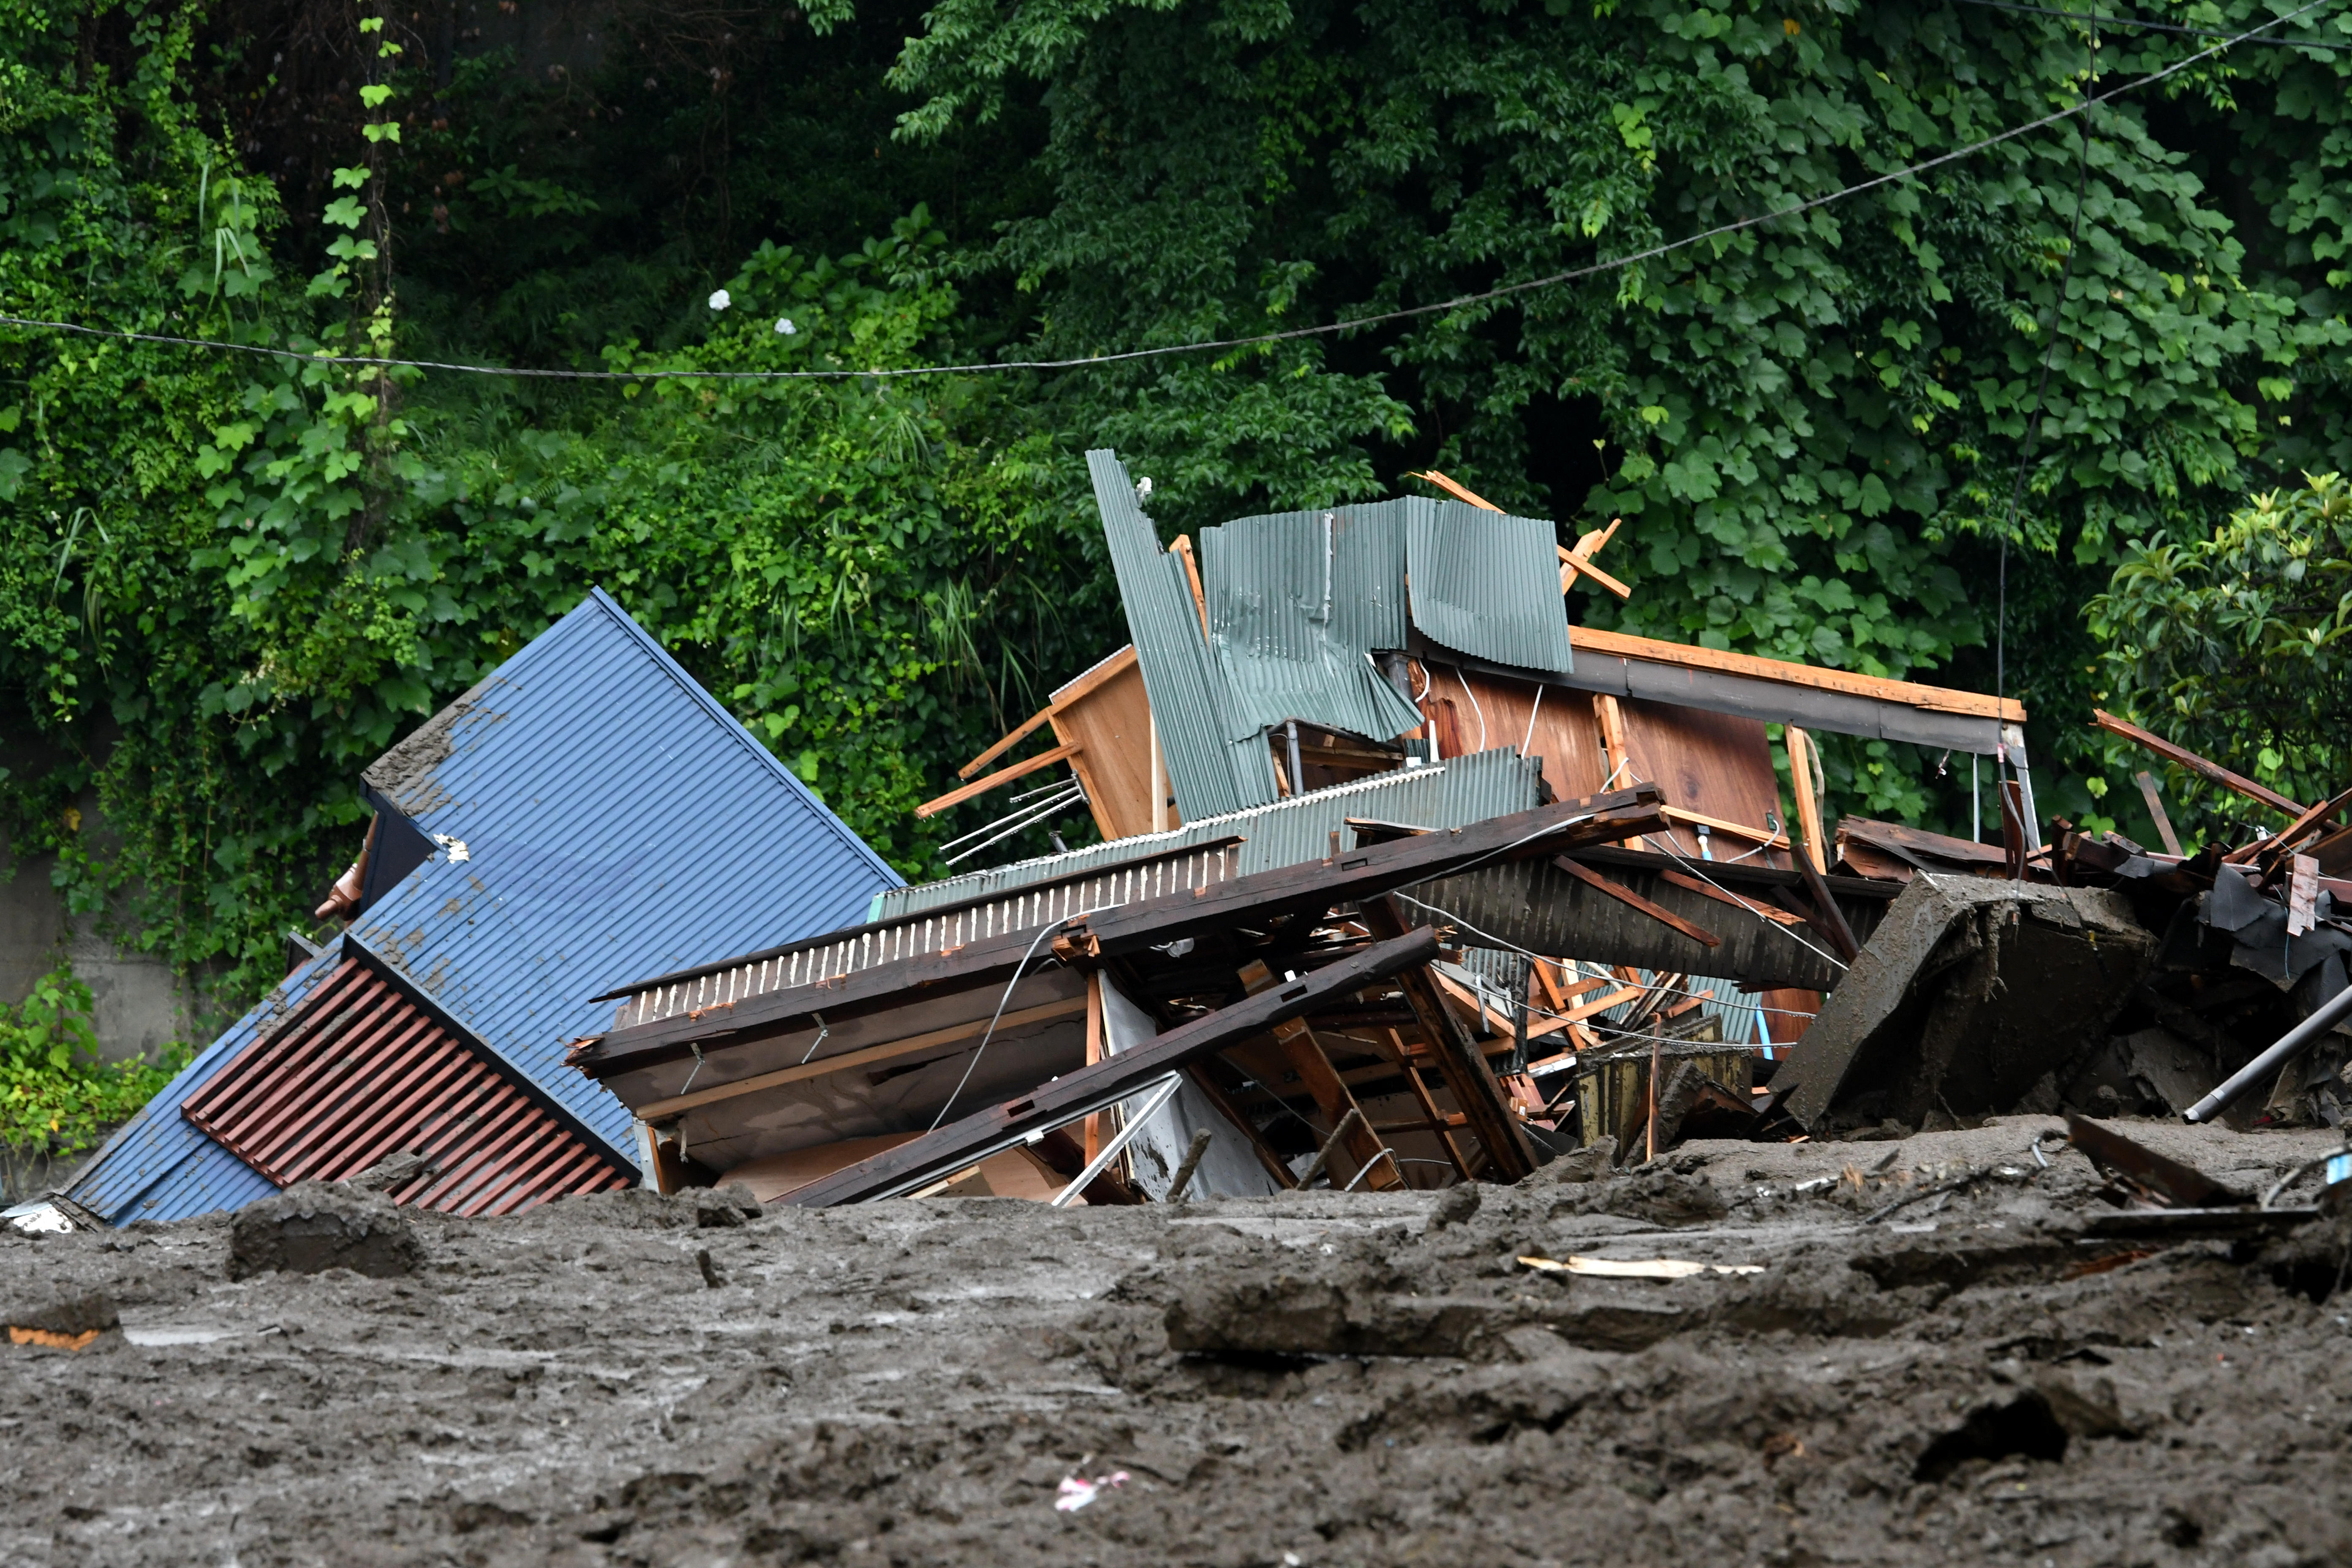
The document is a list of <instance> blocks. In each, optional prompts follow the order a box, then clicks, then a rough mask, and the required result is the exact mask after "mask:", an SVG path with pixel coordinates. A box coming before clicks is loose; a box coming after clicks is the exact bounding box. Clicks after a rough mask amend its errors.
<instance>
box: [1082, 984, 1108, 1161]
mask: <svg viewBox="0 0 2352 1568" xmlns="http://www.w3.org/2000/svg"><path fill="white" fill-rule="evenodd" d="M1102 988H1103V977H1102V975H1101V974H1100V973H1095V974H1089V975H1087V1066H1088V1067H1092V1066H1094V1065H1095V1064H1096V1063H1097V1062H1098V1061H1100V1060H1102V1059H1103V995H1102ZM1109 1121H1110V1112H1109V1111H1108V1110H1097V1111H1096V1112H1095V1113H1094V1114H1093V1115H1092V1116H1089V1117H1087V1136H1086V1146H1087V1161H1088V1162H1089V1163H1091V1162H1092V1161H1093V1159H1094V1157H1095V1156H1096V1155H1097V1154H1099V1153H1101V1152H1102V1146H1103V1131H1104V1128H1105V1126H1106V1125H1107V1124H1108V1122H1109Z"/></svg>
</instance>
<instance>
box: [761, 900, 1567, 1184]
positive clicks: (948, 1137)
mask: <svg viewBox="0 0 2352 1568" xmlns="http://www.w3.org/2000/svg"><path fill="white" fill-rule="evenodd" d="M1436 956H1437V936H1436V933H1435V932H1433V931H1431V930H1429V929H1428V928H1427V927H1425V926H1424V927H1423V928H1421V929H1420V930H1417V931H1409V932H1406V933H1404V934H1402V935H1401V936H1397V937H1394V938H1391V940H1389V941H1386V942H1378V943H1376V944H1374V945H1373V946H1371V947H1369V948H1366V949H1365V950H1364V951H1363V952H1359V953H1355V954H1352V955H1350V956H1349V957H1347V958H1344V959H1341V960H1340V961H1339V963H1333V964H1329V965H1328V966H1326V967H1324V968H1322V969H1318V970H1317V971H1315V972H1314V973H1311V974H1308V975H1306V976H1304V977H1303V978H1301V979H1299V980H1297V981H1296V982H1291V983H1287V984H1281V985H1277V986H1275V987H1273V988H1271V989H1269V990H1266V991H1263V992H1261V993H1259V994H1257V995H1255V996H1250V997H1246V998H1244V999H1243V1000H1242V1001H1240V1002H1237V1003H1235V1004H1234V1005H1232V1006H1230V1007H1223V1008H1220V1009H1218V1010H1217V1011H1216V1012H1213V1013H1211V1014H1208V1015H1207V1016H1203V1017H1201V1018H1196V1019H1194V1020H1193V1021H1192V1022H1191V1023H1189V1024H1184V1025H1180V1026H1178V1027H1176V1028H1174V1029H1171V1030H1170V1031H1169V1032H1168V1033H1167V1034H1164V1035H1161V1036H1160V1037H1158V1038H1157V1039H1153V1040H1150V1041H1147V1042H1145V1043H1144V1044H1141V1045H1139V1046H1137V1047H1135V1048H1134V1049H1133V1050H1127V1051H1121V1052H1119V1053H1118V1055H1116V1056H1113V1057H1109V1058H1105V1059H1104V1060H1102V1061H1100V1062H1097V1063H1096V1064H1095V1065H1094V1066H1093V1067H1090V1068H1078V1069H1077V1070H1076V1072H1069V1073H1065V1074H1063V1075H1062V1076H1061V1077H1060V1078H1058V1079H1054V1080H1052V1081H1051V1082H1048V1083H1045V1084H1041V1085H1039V1086H1038V1087H1037V1089H1034V1091H1032V1092H1031V1093H1029V1094H1027V1095H1024V1096H1023V1097H1022V1098H1021V1099H1019V1100H1012V1101H1009V1102H1007V1103H1005V1104H1002V1105H995V1106H991V1107H989V1108H988V1109H987V1110H982V1111H978V1112H976V1113H974V1114H972V1115H971V1116H967V1117H964V1118H963V1119H961V1121H955V1122H952V1123H950V1125H948V1126H946V1127H942V1128H940V1129H938V1130H937V1131H932V1132H928V1133H925V1134H924V1135H923V1136H922V1137H920V1138H917V1139H914V1140H912V1141H910V1142H906V1143H902V1144H900V1145H899V1146H898V1148H896V1149H891V1150H888V1151H886V1152H883V1153H881V1154H877V1155H876V1156H875V1157H874V1158H872V1159H870V1160H863V1161H860V1162H859V1163H857V1164H856V1165H852V1166H849V1167H847V1168H846V1169H845V1170H841V1171H836V1172H835V1173H833V1174H832V1175H830V1176H825V1177H822V1178H820V1179H819V1180H817V1181H814V1182H812V1183H810V1184H808V1185H807V1186H805V1187H803V1188H801V1189H800V1190H799V1191H798V1192H796V1193H793V1194H791V1195H790V1196H789V1197H788V1198H787V1199H785V1201H786V1202H787V1203H790V1204H793V1205H796V1206H799V1207H803V1208H824V1207H829V1206H831V1205H836V1204H846V1203H861V1202H865V1201H867V1200H869V1199H872V1198H876V1197H879V1196H881V1195H882V1194H886V1193H889V1192H894V1191H898V1190H902V1189H907V1188H911V1187H915V1186H919V1185H921V1184H923V1182H924V1181H925V1180H927V1179H929V1180H936V1179H937V1178H938V1177H940V1176H942V1175H946V1174H948V1173H950V1172H954V1171H960V1170H961V1169H963V1168H964V1167H965V1166H967V1165H970V1164H973V1163H977V1162H978V1161H979V1160H980V1159H982V1158H983V1157H985V1156H986V1155H987V1154H989V1153H992V1152H994V1151H996V1150H998V1149H1003V1148H1008V1147H1011V1146H1013V1144H1015V1143H1018V1142H1021V1141H1022V1140H1023V1139H1024V1138H1025V1137H1026V1135H1027V1134H1028V1133H1030V1132H1032V1131H1039V1132H1042V1131H1047V1130H1049V1129H1051V1128H1054V1127H1057V1126H1059V1125H1061V1124H1062V1123H1063V1122H1066V1121H1070V1120H1072V1119H1073V1118H1074V1117H1076V1116H1078V1115H1081V1114H1083V1113H1085V1112H1086V1111H1087V1110H1091V1109H1093V1108H1095V1107H1096V1106H1098V1105H1102V1104H1105V1103H1108V1102H1109V1101H1111V1100H1122V1099H1126V1098H1128V1097H1129V1096H1131V1095H1134V1094H1136V1093H1138V1092H1139V1091H1140V1090H1142V1089H1145V1088H1147V1087H1148V1086H1150V1084H1151V1083H1152V1082H1154V1081H1155V1080H1157V1079H1160V1078H1162V1077H1164V1076H1165V1075H1167V1074H1168V1073H1170V1072H1173V1071H1178V1070H1181V1069H1182V1068H1188V1067H1191V1066H1192V1064H1193V1063H1194V1062H1196V1061H1204V1060H1206V1059H1207V1058H1209V1057H1211V1056H1213V1055H1214V1054H1216V1053H1217V1052H1218V1051H1220V1050H1223V1048H1224V1047H1226V1046H1229V1045H1231V1044H1234V1042H1236V1041H1239V1040H1244V1039H1247V1038H1249V1037H1251V1036H1253V1035H1257V1034H1262V1033H1264V1032H1265V1030H1267V1029H1270V1028H1272V1027H1273V1026H1275V1025H1276V1024H1278V1023H1282V1022H1285V1021H1286V1020H1287V1019H1291V1018H1296V1017H1298V1016H1301V1015H1303V1014H1306V1013H1309V1012H1312V1011H1314V1010H1315V1009H1316V1008H1318V1007H1319V1006H1323V1005H1328V1003H1329V1002H1331V1001H1332V1000H1333V999H1335V998H1338V997H1341V996H1347V995H1351V994H1354V993H1356V992H1358V991H1360V990H1362V989H1363V988H1364V987H1365V986H1367V985H1370V984H1372V983H1374V982H1375V981H1380V980H1385V979H1387V978H1388V977H1389V976H1391V975H1393V974H1396V973H1400V972H1401V971H1405V970H1409V969H1412V968H1413V967H1415V966H1417V965H1422V964H1426V963H1429V962H1430V960H1432V959H1433V958H1435V957H1436ZM1529 1166H1530V1168H1532V1162H1531V1161H1530V1162H1529Z"/></svg>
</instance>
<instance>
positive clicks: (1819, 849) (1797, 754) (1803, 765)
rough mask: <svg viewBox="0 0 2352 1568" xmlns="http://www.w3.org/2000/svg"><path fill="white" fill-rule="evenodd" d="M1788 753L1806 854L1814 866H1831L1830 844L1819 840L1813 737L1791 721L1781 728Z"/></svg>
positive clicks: (1820, 830)
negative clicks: (1814, 789)
mask: <svg viewBox="0 0 2352 1568" xmlns="http://www.w3.org/2000/svg"><path fill="white" fill-rule="evenodd" d="M1780 735H1781V740H1782V742H1783V743H1784V744H1785V746H1786V748H1787V750H1788V753H1789V787H1790V789H1792V790H1794V791H1796V792H1797V826H1799V827H1800V828H1801V829H1802V830H1803V831H1804V835H1805V856H1806V858H1808V859H1810V860H1811V861H1812V863H1813V869H1814V870H1816V871H1823V872H1826V871H1827V870H1828V869H1829V868H1830V862H1829V847H1828V846H1827V845H1825V844H1823V843H1822V802H1821V797H1820V796H1819V795H1816V794H1814V792H1813V738H1812V736H1811V735H1809V734H1807V733H1806V732H1805V731H1802V730H1800V729H1799V728H1797V726H1795V725H1794V724H1790V725H1786V726H1784V727H1783V728H1782V730H1781V731H1780Z"/></svg>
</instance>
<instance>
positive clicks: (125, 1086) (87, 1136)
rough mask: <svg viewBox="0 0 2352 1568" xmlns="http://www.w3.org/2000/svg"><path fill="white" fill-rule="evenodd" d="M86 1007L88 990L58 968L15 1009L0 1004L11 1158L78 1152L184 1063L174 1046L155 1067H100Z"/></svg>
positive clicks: (1, 1129) (5, 1132)
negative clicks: (48, 1153) (12, 1154)
mask: <svg viewBox="0 0 2352 1568" xmlns="http://www.w3.org/2000/svg"><path fill="white" fill-rule="evenodd" d="M90 1007H91V1004H90V994H89V986H88V985H86V984H83V983H82V982H81V981H80V980H79V978H77V977H76V976H75V974H74V972H73V969H72V967H71V966H70V965H64V964H61V965H59V966H58V968H56V969H54V970H52V971H50V972H49V973H47V974H44V975H43V976H41V978H40V979H38V980H37V981H35V982H34V983H33V989H32V992H31V994H28V995H27V996H26V998H25V1000H24V1002H23V1004H22V1005H18V1006H16V1007H6V1006H0V1146H5V1148H6V1149H8V1150H9V1151H11V1152H15V1153H16V1154H19V1155H24V1154H31V1153H37V1152H42V1151H45V1150H46V1151H49V1152H54V1153H58V1154H70V1153H74V1152H78V1151H79V1150H82V1149H86V1148H88V1147H89V1145H90V1144H91V1143H92V1142H94V1141H95V1140H96V1139H97V1136H98V1133H99V1131H100V1129H101V1128H104V1127H109V1126H111V1125H113V1124H114V1123H116V1122H118V1121H123V1120H125V1119H126V1118H128V1117H129V1116H130V1115H131V1112H133V1111H135V1110H138V1109H139V1108H140V1107H141V1106H142V1105H144V1104H146V1103H147V1102H148V1101H149V1100H152V1099H153V1098H154V1097H155V1095H156V1093H157V1092H158V1091H159V1090H161V1089H163V1086H164V1085H165V1084H167V1083H169V1082H171V1081H172V1078H173V1074H175V1073H177V1072H178V1071H179V1070H180V1068H183V1067H185V1066H186V1065H187V1062H188V1053H187V1047H184V1046H180V1045H174V1046H173V1047H171V1048H170V1049H169V1050H167V1051H166V1052H165V1053H164V1059H163V1061H161V1062H145V1061H128V1062H116V1063H113V1064H108V1063H105V1062H101V1061H100V1060H99V1059H98V1036H97V1033H96V1031H95V1030H94V1029H93V1028H92V1027H91V1026H90Z"/></svg>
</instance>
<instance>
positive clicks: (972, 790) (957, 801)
mask: <svg viewBox="0 0 2352 1568" xmlns="http://www.w3.org/2000/svg"><path fill="white" fill-rule="evenodd" d="M1077 754H1078V748H1077V747H1076V746H1056V747H1055V748H1054V749H1053V750H1052V751H1050V752H1038V753H1037V754H1036V755H1035V756H1034V757H1031V758H1030V759H1029V760H1028V761H1027V762H1024V763H1013V765H1012V766H1011V767H1009V768H1004V769H1002V770H1001V771H999V772H996V773H991V774H989V775H988V776H987V777H986V778H984V779H974V780H973V781H972V782H971V783H970V784H966V785H964V786H963V787H962V788H961V789H951V790H950V791H948V793H947V794H945V795H941V796H940V797H939V798H938V799H937V800H927V801H925V802H924V803H923V804H922V805H919V806H917V807H915V815H916V816H918V817H926V816H938V815H939V814H940V813H941V812H943V811H946V810H948V809H950V807H952V806H959V805H962V804H963V803H964V802H965V801H968V800H970V799H971V798H972V797H973V796H975V795H986V794H987V793H988V792H989V791H990V790H992V789H995V788H997V787H998V786H999V785H1001V784H1011V783H1012V782H1013V780H1014V779H1017V778H1024V777H1026V776H1027V775H1029V774H1030V773H1035V772H1036V771H1037V770H1038V769H1039V768H1050V767H1052V766H1053V765H1054V764H1055V763H1059V762H1064V761H1066V760H1067V759H1069V758H1071V757H1075V756H1076V755H1077Z"/></svg>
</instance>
